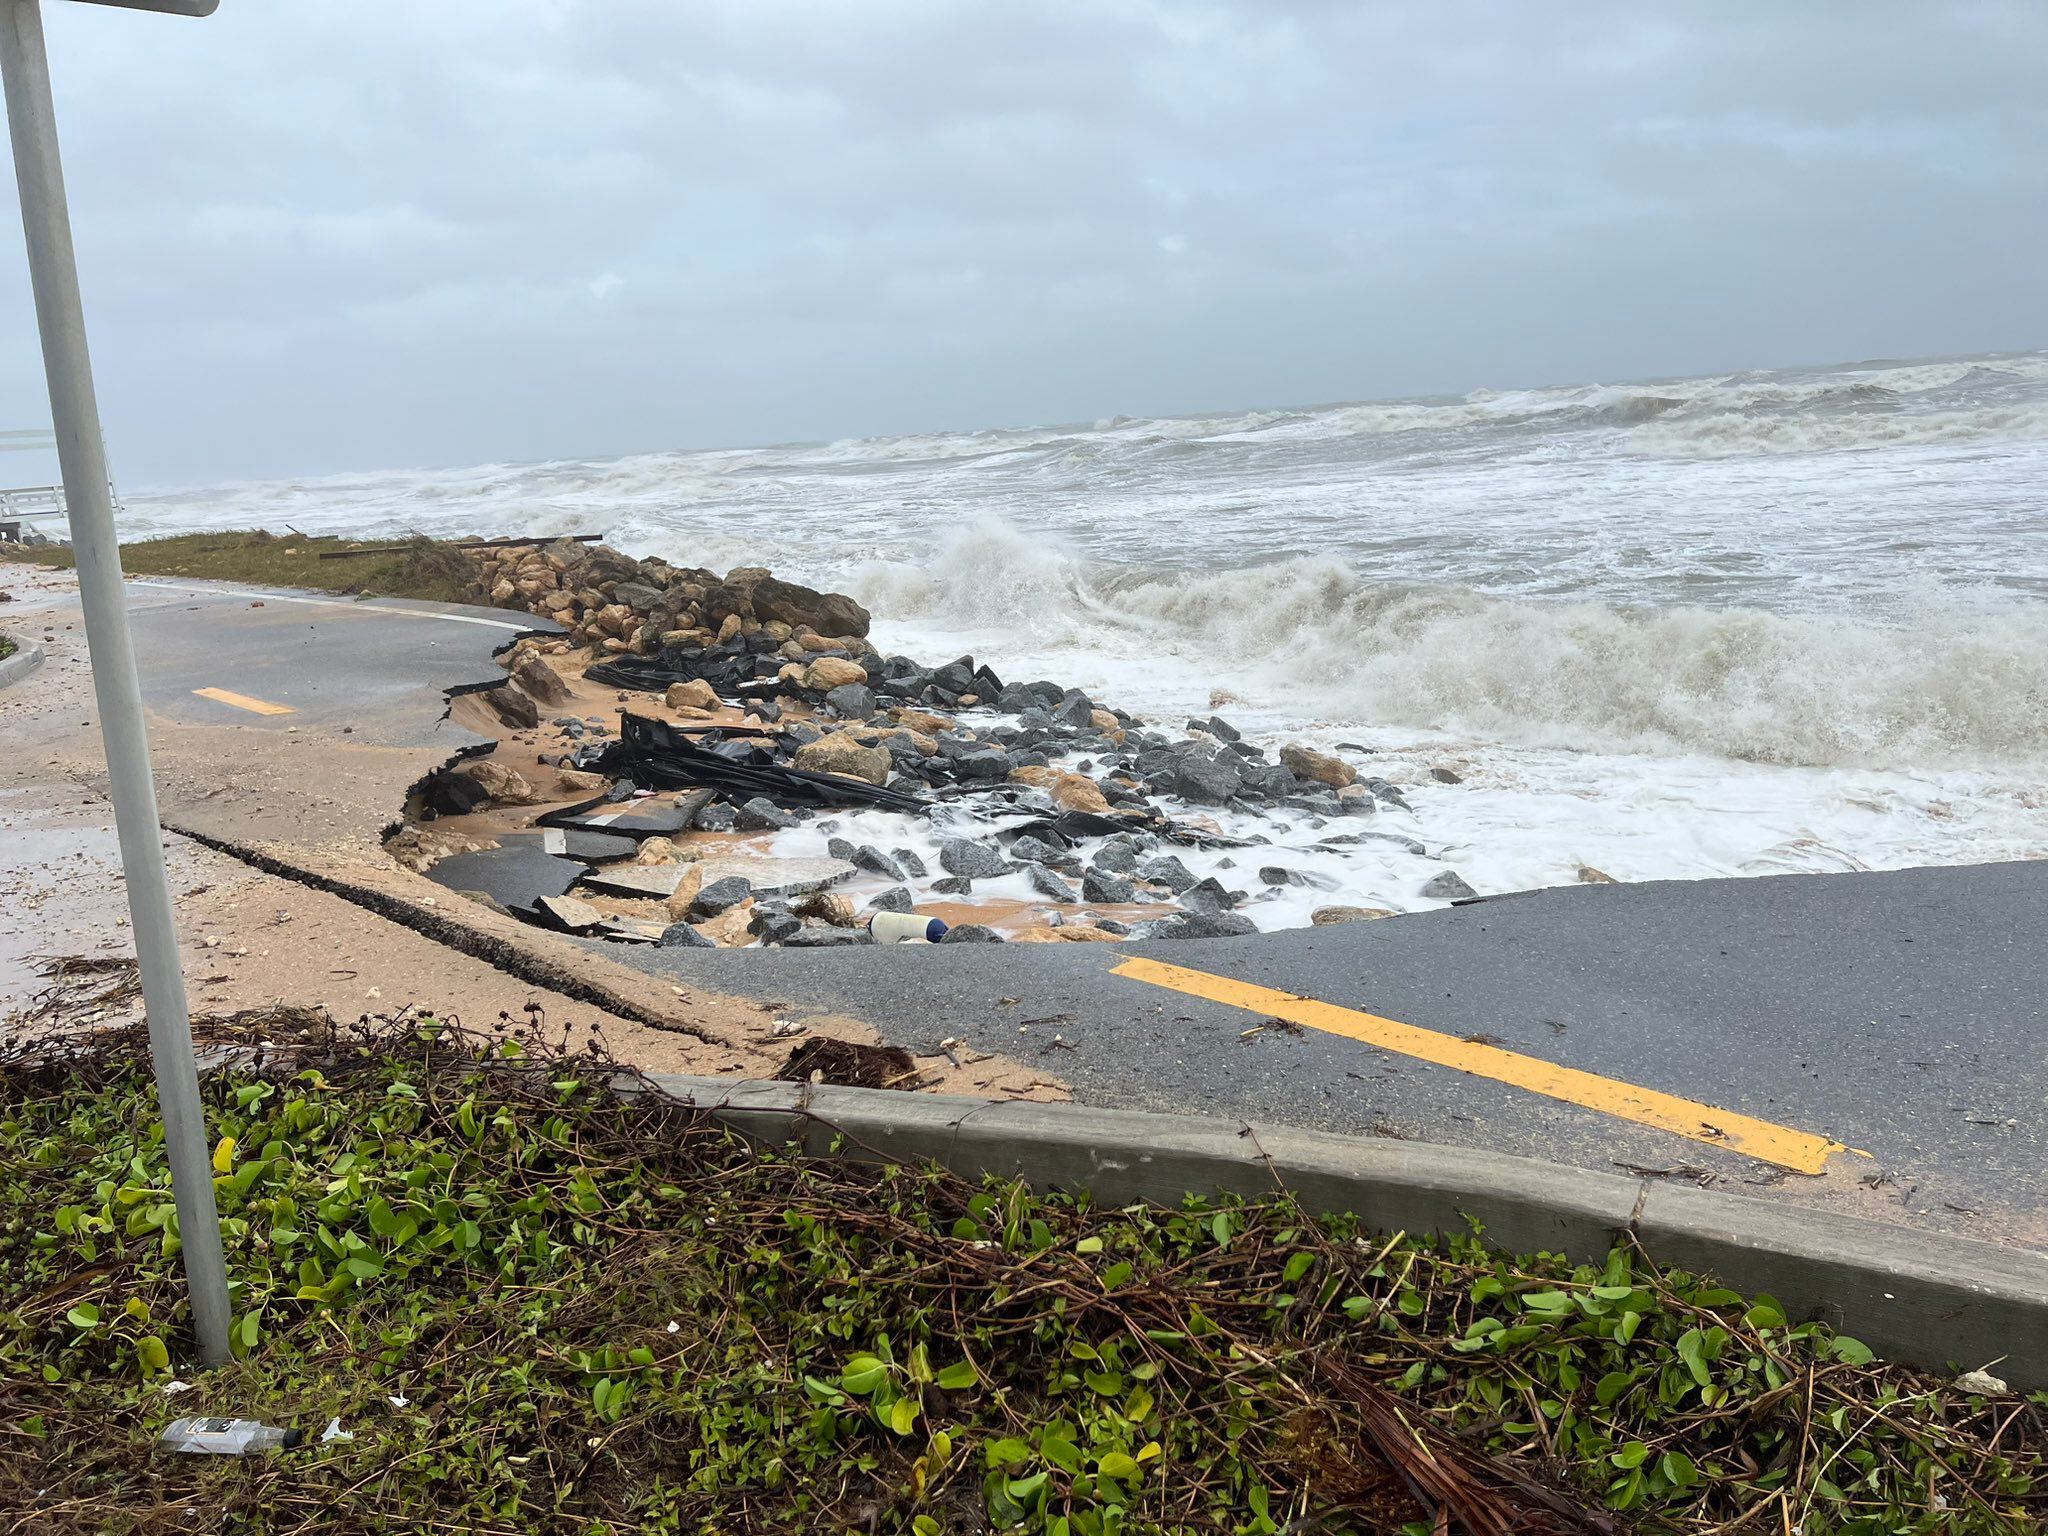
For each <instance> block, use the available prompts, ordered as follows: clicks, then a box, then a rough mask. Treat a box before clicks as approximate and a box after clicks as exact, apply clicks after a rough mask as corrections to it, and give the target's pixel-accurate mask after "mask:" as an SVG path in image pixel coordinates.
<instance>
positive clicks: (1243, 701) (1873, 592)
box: [129, 353, 2048, 920]
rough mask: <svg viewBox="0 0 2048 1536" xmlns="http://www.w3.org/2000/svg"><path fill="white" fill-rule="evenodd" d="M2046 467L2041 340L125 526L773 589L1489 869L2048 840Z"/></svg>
mask: <svg viewBox="0 0 2048 1536" xmlns="http://www.w3.org/2000/svg"><path fill="white" fill-rule="evenodd" d="M2044 483H2048V353H2022V354H2009V355H2004V356H1997V357H1984V358H1969V359H1942V360H1933V361H1906V362H1882V363H1869V364H1861V365H1857V366H1853V367H1848V368H1831V369H1804V370H1788V371H1781V372H1775V373H1744V374H1730V375H1720V376H1716V377H1712V378H1696V379H1669V380H1655V381H1649V382H1644V383H1623V384H1612V383H1601V384H1585V385H1572V386H1565V387H1555V388H1534V389H1504V390H1475V391H1473V392H1471V393H1470V394H1468V395H1465V396H1462V397H1456V398H1438V399H1421V400H1393V401H1365V402H1353V403H1347V404H1339V405H1332V406H1324V407H1316V408H1300V409H1292V408H1289V409H1256V410H1246V411H1236V412H1228V413H1216V414H1212V415H1207V416H1197V417H1177V418H1171V419H1159V418H1146V417H1130V416H1119V417H1112V418H1109V419H1106V420H1103V421H1098V422H1095V423H1093V424H1082V425H1066V426H1052V427H1043V428H997V429H988V430H982V431H975V432H958V433H927V434H922V435H919V436H913V437H901V438H866V439H856V440H848V441H843V442H837V443H830V444H824V445H811V446H802V445H799V446H791V447H773V448H750V449H728V450H716V451H705V452H674V453H650V454H639V455H635V456H632V457H629V458H621V459H613V460H589V459H559V460H553V461H549V462H544V463H535V464H495V465H482V466H476V467H472V468H458V469H439V470H420V471H391V472H381V473H373V474H353V475H345V476H336V477H332V478H329V479H321V480H299V481H294V482H288V483H277V484H267V485H266V484H251V485H240V486H230V487H224V488H219V489H213V490H205V491H189V492H179V493H171V494H164V495H158V496H131V497H130V498H129V523H130V526H131V527H132V528H133V529H135V530H136V531H142V532H147V531H170V530H177V529H185V528H204V527H245V526H251V525H261V526H267V527H271V528H273V529H276V530H279V531H283V530H284V529H285V527H286V526H287V525H291V526H295V527H297V528H299V529H302V530H304V531H306V532H322V531H334V530H346V531H354V532H365V533H372V534H380V535H382V534H397V533H402V532H404V531H407V530H412V529H417V530H419V531H422V532H426V533H432V534H455V533H460V534H478V535H488V534H509V533H522V534H532V533H546V534H557V533H585V532H602V533H605V534H606V535H607V536H608V537H609V538H610V539H611V540H612V542H614V543H615V544H617V545H619V546H620V547H622V548H624V549H626V550H628V551H629V552H631V553H635V554H660V555H663V556H665V557H667V558H669V559H672V560H676V561H680V562H684V563H687V564H691V565H708V566H711V567H714V568H719V569H723V568H726V567H729V566H732V565H738V564H765V565H769V566H772V567H774V568H775V569H777V570H778V571H780V572H783V573H785V574H787V575H790V576H792V577H794V578H796V579H799V580H808V581H811V582H814V583H817V584H821V585H828V586H834V587H839V588H842V589H847V590H852V591H854V592H855V593H857V594H858V595H859V596H860V597H861V599H862V601H864V602H866V603H867V604H868V605H869V606H870V607H871V608H872V609H873V610H874V612H875V614H876V616H877V620H878V626H879V628H878V633H879V634H880V636H881V638H882V639H883V640H884V641H885V642H886V643H888V644H891V645H894V646H897V647H899V648H904V649H910V650H913V651H915V652H917V653H919V654H922V655H927V656H932V657H939V656H940V655H941V654H942V653H943V655H953V654H958V653H960V652H962V651H974V652H976V653H977V654H979V655H982V656H984V657H985V658H986V659H988V660H990V661H992V662H994V663H995V664H996V666H997V667H998V669H999V670H1000V671H1003V672H1004V673H1005V674H1008V675H1038V676H1050V677H1054V678H1056V679H1058V680H1060V681H1062V682H1069V683H1073V684H1076V685H1079V686H1081V687H1084V688H1087V689H1088V690H1090V691H1091V692H1093V693H1096V694H1098V695H1100V696H1102V697H1104V698H1107V699H1109V700H1112V701H1114V702H1116V703H1118V704H1120V705H1124V706H1126V707H1131V708H1135V709H1138V710H1140V711H1143V712H1145V713H1148V714H1151V715H1154V716H1155V717H1159V718H1164V719H1169V720H1170V719H1172V718H1173V717H1174V716H1176V715H1180V714H1205V713H1207V711H1208V707H1209V703H1208V701H1209V697H1210V694H1211V692H1212V691H1213V690H1217V689H1222V690H1226V691H1227V692H1228V693H1229V694H1230V695H1231V697H1232V699H1233V702H1232V703H1230V704H1229V705H1228V706H1227V707H1226V709H1225V713H1226V714H1228V715H1229V716H1230V717H1231V718H1232V719H1234V720H1238V721H1240V722H1241V723H1243V724H1245V725H1247V726H1248V727H1250V728H1252V729H1254V730H1256V731H1259V732H1261V733H1263V734H1264V735H1265V737H1266V739H1268V740H1269V741H1278V740H1280V739H1281V738H1282V737H1303V738H1306V739H1310V740H1313V741H1321V742H1324V743H1326V744H1334V743H1335V742H1337V741H1340V740H1345V741H1354V742H1360V743H1364V744H1368V745H1372V746H1374V747H1375V748H1377V749H1378V750H1379V751H1380V752H1381V753H1382V754H1384V756H1383V759H1382V762H1383V765H1384V767H1383V771H1384V772H1385V773H1386V775H1387V776H1388V777H1390V778H1392V779H1394V780H1396V782H1401V783H1406V784H1411V785H1414V786H1416V788H1417V791H1418V805H1419V806H1421V805H1422V802H1423V801H1424V800H1425V799H1426V800H1427V802H1428V803H1427V805H1426V807H1424V808H1423V809H1421V810H1420V811H1419V813H1418V820H1417V831H1418V833H1419V834H1421V835H1424V836H1425V837H1426V838H1428V839H1430V840H1436V839H1442V840H1444V841H1445V842H1447V843H1449V844H1450V845H1451V849H1450V851H1451V853H1452V854H1453V856H1454V857H1455V859H1456V861H1457V862H1458V864H1459V867H1460V868H1461V869H1464V870H1465V872H1466V873H1467V875H1468V877H1469V878H1473V879H1474V882H1475V883H1476V884H1479V885H1480V887H1481V888H1482V889H1498V888H1506V887H1507V886H1509V885H1517V884H1521V885H1526V884H1537V883H1546V882H1549V881H1553V880H1569V879H1571V878H1574V876H1575V872H1576V870H1577V868H1578V865H1579V863H1580V862H1582V861H1583V862H1588V863H1592V864H1596V865H1598V866H1600V867H1601V868H1603V869H1606V870H1607V871H1608V872H1609V873H1612V874H1616V875H1621V876H1624V877H1627V878H1649V877H1653V876H1657V875H1699V874H1729V873H1766V872H1777V871H1781V870H1790V869H1832V868H1844V867H1854V866H1856V865H1859V864H1861V865H1867V866H1869V867H1873V868H1883V867H1892V866H1896V865H1899V864H1909V863H1927V862H1943V861H1958V860H1968V859H1978V858H2013V857H2025V856H2040V855H2043V854H2048V796H2044V793H2043V791H2042V790H2041V788H2040V781H2041V770H2042V766H2043V761H2044V758H2048V539H2044V538H2043V537H2042V515H2043V514H2042V512H2041V510H2040V508H2041V503H2040V489H2039V488H2040V486H2041V485H2042V484H2044ZM1439 761H1448V762H1452V763H1454V764H1456V766H1457V768H1458V771H1459V772H1461V773H1463V774H1464V775H1465V776H1466V783H1464V784H1462V785H1460V786H1458V787H1457V788H1456V789H1454V790H1445V791H1443V792H1441V793H1438V792H1436V791H1435V790H1434V789H1433V788H1432V787H1431V786H1432V784H1433V781H1432V780H1431V779H1430V777H1429V774H1428V772H1427V770H1428V768H1429V766H1430V765H1431V764H1432V763H1433V762H1439ZM1395 819H1398V815H1396V818H1395ZM1431 851H1432V853H1435V852H1437V851H1439V850H1438V849H1437V848H1436V847H1435V846H1434V842H1432V850H1431ZM1297 852H1298V853H1299V856H1300V857H1302V858H1304V859H1314V860H1325V861H1327V856H1326V854H1324V853H1317V852H1303V851H1300V850H1297ZM1407 858H1408V856H1407V855H1405V854H1399V853H1398V852H1388V851H1387V849H1385V848H1381V849H1376V850H1364V851H1354V852H1353V853H1351V854H1348V855H1345V856H1344V858H1343V859H1342V860H1340V861H1339V862H1340V863H1341V864H1342V866H1343V868H1345V869H1347V870H1350V871H1351V874H1349V875H1346V876H1345V879H1346V881H1347V883H1346V884H1345V886H1344V891H1345V893H1346V895H1345V898H1344V899H1358V900H1364V901H1368V902H1371V903H1373V904H1379V905H1413V904H1415V888H1416V881H1415V879H1414V878H1413V877H1414V876H1415V875H1416V870H1415V869H1413V868H1409V867H1407V866H1406V865H1405V864H1404V863H1403V861H1404V860H1406V859H1407ZM1318 867H1322V866H1321V865H1318ZM1324 899H1339V898H1338V897H1334V896H1333V897H1326V898H1324ZM1305 900H1307V897H1305V896H1304V897H1300V898H1299V900H1297V899H1296V898H1295V897H1292V896H1288V897H1276V898H1275V904H1269V910H1271V911H1273V912H1283V911H1284V912H1290V913H1292V911H1293V908H1292V907H1291V906H1290V905H1289V903H1290V902H1293V903H1294V904H1295V905H1299V904H1300V901H1305ZM1299 915H1300V914H1298V913H1295V914H1294V916H1295V917H1297V918H1298V916H1299ZM1262 920H1264V916H1263V914H1262Z"/></svg>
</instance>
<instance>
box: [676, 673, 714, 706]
mask: <svg viewBox="0 0 2048 1536" xmlns="http://www.w3.org/2000/svg"><path fill="white" fill-rule="evenodd" d="M662 702H663V703H664V704H666V705H668V707H669V708H670V709H717V708H718V707H719V698H718V690H717V689H716V688H714V687H712V686H711V685H710V684H709V683H707V682H705V681H704V679H703V678H701V677H693V678H689V679H687V680H686V681H684V682H680V683H670V684H669V685H668V692H667V693H666V694H664V695H663V696H662Z"/></svg>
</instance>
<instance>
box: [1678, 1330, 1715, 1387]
mask: <svg viewBox="0 0 2048 1536" xmlns="http://www.w3.org/2000/svg"><path fill="white" fill-rule="evenodd" d="M1706 1343H1707V1336H1706V1335H1705V1334H1703V1333H1701V1332H1700V1330H1699V1329H1697V1328H1688V1329H1686V1330H1685V1332H1684V1333H1681V1334H1680V1335H1679V1336H1678V1358H1679V1359H1680V1360H1682V1361H1684V1362H1685V1368H1686V1370H1687V1371H1689V1372H1690V1373H1691V1374H1692V1379H1693V1381H1694V1382H1695V1383H1696V1384H1697V1385H1699V1386H1702V1387H1704V1386H1708V1385H1710V1384H1711V1383H1712V1382H1713V1379H1714V1373H1713V1372H1712V1371H1710V1370H1708V1369H1707V1357H1706Z"/></svg>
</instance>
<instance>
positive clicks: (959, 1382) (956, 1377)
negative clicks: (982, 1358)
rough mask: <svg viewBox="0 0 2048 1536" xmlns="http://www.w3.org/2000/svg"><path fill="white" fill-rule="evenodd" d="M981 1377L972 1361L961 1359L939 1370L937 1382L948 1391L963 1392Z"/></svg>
mask: <svg viewBox="0 0 2048 1536" xmlns="http://www.w3.org/2000/svg"><path fill="white" fill-rule="evenodd" d="M980 1379H981V1376H980V1373H979V1372H977V1371H976V1370H975V1369H974V1365H973V1362H971V1361H967V1360H962V1361H959V1362H958V1363H957V1364H954V1365H949V1366H947V1367H946V1368H945V1369H944V1370H943V1371H941V1372H939V1375H938V1384H939V1385H940V1386H941V1387H943V1388H945V1390H946V1391H948V1392H964V1391H966V1390H967V1388H969V1387H971V1386H973V1385H974V1384H975V1382H977V1381H979V1380H980Z"/></svg>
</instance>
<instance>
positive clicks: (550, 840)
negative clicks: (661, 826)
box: [498, 827, 639, 864]
mask: <svg viewBox="0 0 2048 1536" xmlns="http://www.w3.org/2000/svg"><path fill="white" fill-rule="evenodd" d="M498 845H499V846H500V847H501V848H538V849H539V850H540V851H541V852H542V853H552V854H554V855H555V856H556V857H557V858H565V859H580V860H582V861H583V862H584V863H585V864H607V863H610V862H611V861H612V860H613V859H630V858H632V857H633V850H634V849H635V848H637V847H638V846H639V844H638V843H636V842H635V841H634V840H633V839H632V838H630V837H620V836H618V835H617V834H615V833H611V832H586V831H584V830H582V829H581V828H579V827H536V828H535V829H534V830H533V831H531V832H507V833H506V834H505V835H504V836H502V837H500V838H499V839H498Z"/></svg>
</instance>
